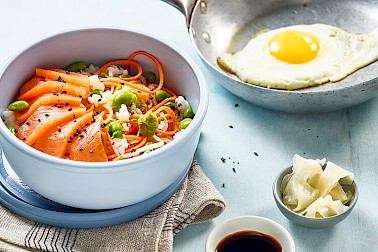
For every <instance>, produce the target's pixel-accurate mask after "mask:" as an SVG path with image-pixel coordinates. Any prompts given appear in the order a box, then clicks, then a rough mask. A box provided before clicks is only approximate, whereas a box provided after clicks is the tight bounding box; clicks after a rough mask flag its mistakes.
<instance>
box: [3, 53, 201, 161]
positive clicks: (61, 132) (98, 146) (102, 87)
mask: <svg viewBox="0 0 378 252" xmlns="http://www.w3.org/2000/svg"><path fill="white" fill-rule="evenodd" d="M137 55H142V56H145V57H148V58H149V59H151V60H152V61H153V62H154V63H155V64H156V67H157V69H158V73H157V74H156V73H153V72H147V73H145V72H143V69H142V67H141V65H140V64H139V63H138V62H137V61H135V60H134V57H135V56H137ZM132 69H133V70H134V69H136V74H134V75H132V74H131V73H132V72H135V71H131V70H132ZM193 117H194V112H193V110H192V108H191V106H190V104H189V103H188V101H187V100H186V99H185V97H183V96H180V95H177V94H175V93H174V92H173V91H171V90H169V89H167V88H165V87H164V72H163V68H162V66H161V64H160V62H159V61H158V59H156V58H155V57H154V56H153V55H151V54H149V53H147V52H144V51H137V52H134V53H132V54H131V55H130V56H129V57H128V58H127V59H122V60H115V61H111V62H109V63H107V64H105V65H104V66H102V67H97V66H95V65H93V64H90V65H87V64H85V63H83V62H75V63H73V64H71V65H70V66H68V67H67V68H65V69H42V68H37V69H36V73H35V76H34V77H33V78H32V79H31V80H29V81H28V82H26V83H25V84H24V85H23V86H22V87H21V88H20V90H19V96H18V98H17V100H15V101H14V102H12V103H11V104H10V105H9V106H8V109H7V110H5V111H4V112H3V115H2V118H3V121H4V123H5V125H6V126H7V127H8V129H9V130H10V131H11V132H12V133H13V134H14V135H15V136H16V137H17V138H19V139H20V140H21V141H23V142H24V143H26V144H28V145H29V146H31V147H33V148H35V149H37V150H39V151H42V152H44V153H47V154H49V155H52V156H56V157H60V158H66V159H71V160H76V161H87V162H106V161H112V160H123V159H128V158H132V157H135V156H140V155H144V154H147V153H149V152H151V151H153V150H155V149H158V148H160V147H162V146H164V145H165V144H168V143H169V142H170V141H172V140H174V138H176V137H177V136H178V135H179V134H180V132H181V131H183V130H185V129H186V128H187V127H188V125H190V123H191V121H192V119H193Z"/></svg>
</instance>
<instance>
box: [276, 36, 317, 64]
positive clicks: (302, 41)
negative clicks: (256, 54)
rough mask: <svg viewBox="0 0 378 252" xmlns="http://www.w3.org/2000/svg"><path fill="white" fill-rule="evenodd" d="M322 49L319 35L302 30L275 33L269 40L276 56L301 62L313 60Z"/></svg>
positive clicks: (297, 62)
mask: <svg viewBox="0 0 378 252" xmlns="http://www.w3.org/2000/svg"><path fill="white" fill-rule="evenodd" d="M319 50H320V40H319V38H318V37H317V36H315V35H313V34H311V33H308V32H302V31H286V32H282V33H279V34H277V35H275V36H274V37H273V38H271V40H270V41H269V52H270V54H271V55H272V56H274V57H275V58H277V59H279V60H281V61H284V62H287V63H291V64H301V63H306V62H309V61H311V60H313V59H314V58H315V57H316V55H318V52H319Z"/></svg>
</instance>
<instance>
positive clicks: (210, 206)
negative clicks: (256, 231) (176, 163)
mask: <svg viewBox="0 0 378 252" xmlns="http://www.w3.org/2000/svg"><path fill="white" fill-rule="evenodd" d="M224 208H225V201H224V198H223V197H222V195H221V194H220V193H219V191H218V190H217V189H216V188H215V187H214V185H213V184H212V183H211V181H210V180H209V179H208V178H207V177H206V175H205V174H204V173H203V171H202V169H201V167H200V166H199V165H198V164H197V163H196V161H193V163H192V166H191V168H190V170H189V173H188V176H187V178H186V179H185V180H184V182H183V184H182V185H181V187H180V188H179V189H178V190H177V192H176V193H175V194H174V195H173V196H172V197H171V198H170V199H169V200H168V201H166V202H165V203H164V204H162V205H161V206H160V207H158V208H157V209H155V210H154V211H152V212H150V213H148V214H146V215H144V216H142V217H140V218H138V219H136V220H133V221H130V222H127V223H123V224H120V225H115V226H111V227H104V228H97V229H71V228H58V227H52V226H47V225H42V224H39V223H36V222H33V221H29V220H27V219H24V218H22V217H20V216H18V215H16V214H13V213H12V212H10V211H9V210H7V209H6V208H5V207H3V206H2V205H0V251H12V252H13V251H36V250H37V251H38V250H42V251H64V252H69V251H78V252H80V251H85V252H91V251H101V252H104V251H112V252H117V251H127V252H133V251H138V252H139V251H143V252H149V251H159V252H167V251H172V246H173V237H174V235H175V234H177V233H178V232H180V231H181V230H182V229H183V228H185V227H186V226H188V225H189V224H194V223H201V222H206V221H209V220H211V219H213V218H215V217H217V216H218V215H219V214H221V213H222V211H223V210H224ZM194 235H195V234H194Z"/></svg>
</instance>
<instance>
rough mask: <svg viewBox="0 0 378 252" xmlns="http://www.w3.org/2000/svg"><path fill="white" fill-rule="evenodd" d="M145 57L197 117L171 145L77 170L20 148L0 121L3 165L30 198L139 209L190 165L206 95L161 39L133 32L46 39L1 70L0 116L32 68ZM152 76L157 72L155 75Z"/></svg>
mask: <svg viewBox="0 0 378 252" xmlns="http://www.w3.org/2000/svg"><path fill="white" fill-rule="evenodd" d="M139 50H144V51H147V52H149V53H151V54H152V55H154V56H155V57H157V59H158V60H159V61H160V62H161V64H162V66H163V69H164V73H165V86H166V87H168V88H170V89H171V90H173V91H174V92H175V93H177V94H179V95H184V96H185V97H186V98H187V100H188V101H189V103H190V104H191V106H192V108H193V110H194V112H195V117H194V119H193V121H192V123H191V124H190V125H189V127H188V128H187V129H186V130H185V131H183V132H182V134H180V136H179V137H177V138H176V139H174V140H173V141H172V142H170V143H169V144H167V145H165V146H163V147H162V148H159V149H157V150H155V151H152V152H151V153H148V154H146V155H142V156H139V157H135V158H132V159H128V160H122V161H117V162H98V163H89V162H77V161H71V160H66V159H60V158H56V157H53V156H49V155H47V154H44V153H42V152H39V151H37V150H36V149H33V148H32V147H30V146H28V145H26V144H24V143H22V142H21V141H20V140H19V139H17V138H16V137H15V136H13V135H12V134H11V133H10V132H9V130H8V129H7V127H6V126H5V124H4V123H3V121H2V120H0V135H1V137H0V144H1V148H2V149H3V151H4V155H5V156H6V158H7V160H8V162H9V164H10V165H11V167H12V168H13V170H14V171H15V172H16V173H17V175H18V176H19V177H20V178H21V179H22V180H23V181H24V182H25V183H26V184H27V185H28V186H29V187H30V188H32V189H33V190H34V191H36V192H37V193H39V194H41V195H42V196H44V197H46V198H48V199H50V200H53V201H56V202H58V203H60V204H63V205H68V206H72V207H77V208H85V209H111V208H117V207H123V206H127V205H132V204H136V203H138V202H142V201H144V200H146V199H148V198H150V197H152V196H154V195H156V194H158V193H159V192H161V191H163V190H164V189H165V188H167V187H168V186H169V185H171V184H172V183H173V182H174V181H175V180H176V179H177V178H178V177H179V176H180V175H181V174H182V173H183V171H184V170H185V168H186V167H187V166H188V165H190V163H191V161H192V158H193V155H194V152H195V150H196V147H197V144H198V140H199V136H200V129H201V125H202V122H203V120H204V117H205V114H206V111H207V106H208V93H207V87H206V84H205V79H204V77H203V74H202V72H201V71H200V69H199V67H198V66H197V65H196V63H195V62H194V61H193V60H192V59H191V58H190V57H189V56H188V55H186V53H185V52H183V51H182V50H179V49H177V48H174V47H173V46H171V45H169V44H168V43H166V42H162V40H161V39H158V38H155V37H152V36H148V35H145V33H144V32H143V33H141V32H138V31H133V30H119V29H110V28H90V29H83V30H75V31H69V32H65V33H61V34H58V35H54V36H51V37H49V38H47V39H44V40H42V41H40V42H38V43H35V44H34V45H32V46H30V47H29V48H27V49H25V50H23V51H21V52H19V53H18V54H17V55H16V56H15V57H13V58H12V59H10V60H8V61H7V62H6V63H5V64H4V66H3V67H2V68H1V69H0V114H2V112H3V111H4V109H6V107H7V106H8V104H9V103H10V102H11V101H12V100H13V99H14V97H16V95H17V93H18V90H19V88H20V86H21V85H22V84H23V83H25V82H26V81H27V80H28V79H29V78H31V77H32V76H33V75H34V73H35V68H36V67H42V68H43V67H45V68H61V67H65V66H67V65H69V64H70V63H72V62H75V61H79V60H80V61H84V62H87V63H94V64H96V65H99V66H101V65H103V64H105V63H107V62H109V61H110V60H114V59H124V58H127V57H128V56H129V55H130V54H131V53H132V52H135V51H139ZM135 60H137V61H138V62H139V63H140V64H141V65H142V66H143V69H144V71H151V70H155V69H154V67H155V65H154V63H153V62H151V60H149V59H148V58H146V57H142V56H137V57H136V58H135ZM155 71H156V70H155Z"/></svg>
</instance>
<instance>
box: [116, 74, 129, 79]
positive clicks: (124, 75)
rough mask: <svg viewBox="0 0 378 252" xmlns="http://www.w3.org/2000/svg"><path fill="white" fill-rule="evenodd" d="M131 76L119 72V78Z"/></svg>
mask: <svg viewBox="0 0 378 252" xmlns="http://www.w3.org/2000/svg"><path fill="white" fill-rule="evenodd" d="M127 77H129V76H128V75H127V74H119V75H118V78H127Z"/></svg>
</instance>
